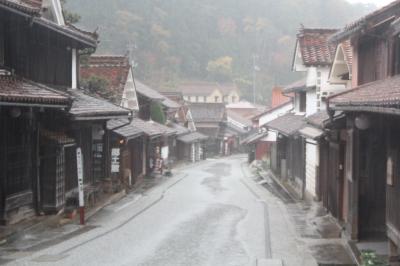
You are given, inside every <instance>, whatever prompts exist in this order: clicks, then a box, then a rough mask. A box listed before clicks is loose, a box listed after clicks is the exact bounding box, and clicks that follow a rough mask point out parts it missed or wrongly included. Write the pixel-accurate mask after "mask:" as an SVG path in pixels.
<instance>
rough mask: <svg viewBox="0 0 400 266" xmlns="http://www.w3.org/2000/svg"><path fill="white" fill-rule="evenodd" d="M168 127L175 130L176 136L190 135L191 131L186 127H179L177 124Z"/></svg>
mask: <svg viewBox="0 0 400 266" xmlns="http://www.w3.org/2000/svg"><path fill="white" fill-rule="evenodd" d="M168 126H169V127H170V128H172V129H173V130H175V131H176V135H178V136H180V135H185V134H188V133H190V130H189V129H188V128H187V127H184V126H182V125H179V124H177V123H171V124H170V125H168Z"/></svg>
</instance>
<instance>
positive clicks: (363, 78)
mask: <svg viewBox="0 0 400 266" xmlns="http://www.w3.org/2000/svg"><path fill="white" fill-rule="evenodd" d="M359 43H360V44H359V45H358V48H357V49H358V60H359V62H358V85H362V84H365V83H368V82H371V81H375V80H380V79H383V78H385V77H386V76H387V67H388V44H387V42H386V40H384V39H378V38H368V39H367V38H365V39H362V40H360V42H359Z"/></svg>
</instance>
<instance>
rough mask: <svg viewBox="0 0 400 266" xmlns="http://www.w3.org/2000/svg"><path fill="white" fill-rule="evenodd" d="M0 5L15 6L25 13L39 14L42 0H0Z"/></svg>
mask: <svg viewBox="0 0 400 266" xmlns="http://www.w3.org/2000/svg"><path fill="white" fill-rule="evenodd" d="M0 5H5V6H8V7H12V8H15V9H17V10H19V11H22V12H24V13H27V14H37V15H39V14H40V11H41V8H42V0H0Z"/></svg>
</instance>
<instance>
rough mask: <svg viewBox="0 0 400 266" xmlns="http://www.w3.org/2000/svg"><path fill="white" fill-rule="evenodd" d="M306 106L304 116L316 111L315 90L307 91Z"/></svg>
mask: <svg viewBox="0 0 400 266" xmlns="http://www.w3.org/2000/svg"><path fill="white" fill-rule="evenodd" d="M306 99H307V107H306V116H310V115H312V114H315V113H316V112H317V94H316V93H315V90H311V91H307V96H306Z"/></svg>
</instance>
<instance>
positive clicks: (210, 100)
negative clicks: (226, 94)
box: [207, 90, 223, 103]
mask: <svg viewBox="0 0 400 266" xmlns="http://www.w3.org/2000/svg"><path fill="white" fill-rule="evenodd" d="M216 96H218V102H219V103H222V101H223V95H222V93H221V92H220V91H219V90H215V91H213V93H212V94H211V95H209V96H207V102H208V103H215V97H216Z"/></svg>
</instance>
